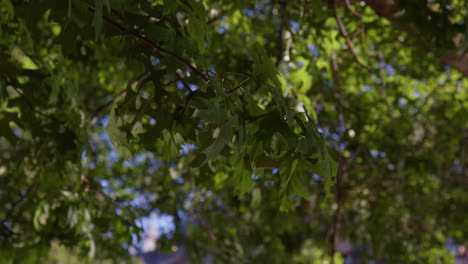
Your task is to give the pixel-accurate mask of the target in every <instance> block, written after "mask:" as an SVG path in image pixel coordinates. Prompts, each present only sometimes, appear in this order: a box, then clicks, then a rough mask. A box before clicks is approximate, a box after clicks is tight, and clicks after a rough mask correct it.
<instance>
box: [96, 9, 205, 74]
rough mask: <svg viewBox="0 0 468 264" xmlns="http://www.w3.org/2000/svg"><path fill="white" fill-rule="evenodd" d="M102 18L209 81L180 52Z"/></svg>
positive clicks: (104, 17)
mask: <svg viewBox="0 0 468 264" xmlns="http://www.w3.org/2000/svg"><path fill="white" fill-rule="evenodd" d="M88 11H89V12H91V13H93V14H94V12H95V11H94V8H92V7H88ZM102 18H103V20H104V21H105V22H106V23H108V24H109V25H111V26H113V27H114V28H116V29H117V30H119V31H120V33H122V35H124V36H131V37H134V38H136V39H138V40H140V41H142V42H143V43H144V44H145V45H146V46H147V47H148V48H149V50H150V51H151V52H152V53H154V54H155V55H157V56H158V57H160V56H161V53H164V54H167V55H169V56H171V57H173V58H175V59H176V60H178V61H180V62H181V63H183V64H185V65H186V66H187V67H188V68H189V69H191V70H192V71H193V72H194V73H195V74H196V75H198V76H199V77H200V78H201V79H203V80H204V81H208V77H206V75H205V74H203V73H202V72H201V71H200V70H198V69H197V68H196V67H195V66H194V65H192V64H191V63H190V62H189V61H188V60H186V59H184V58H182V57H181V56H179V55H178V54H176V53H174V52H172V51H170V50H167V49H165V48H162V47H160V46H158V45H156V44H155V43H154V42H153V41H151V40H150V39H148V38H146V37H144V36H142V35H140V34H139V33H137V32H134V31H131V30H128V29H126V28H125V27H124V26H122V25H121V24H119V23H117V22H115V21H114V20H112V19H110V18H108V17H107V16H102Z"/></svg>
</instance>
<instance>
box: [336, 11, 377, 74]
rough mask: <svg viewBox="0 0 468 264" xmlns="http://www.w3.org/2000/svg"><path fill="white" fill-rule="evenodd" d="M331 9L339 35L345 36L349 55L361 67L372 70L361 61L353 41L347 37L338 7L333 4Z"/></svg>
mask: <svg viewBox="0 0 468 264" xmlns="http://www.w3.org/2000/svg"><path fill="white" fill-rule="evenodd" d="M333 9H334V12H335V18H336V21H337V22H338V28H339V29H340V32H341V35H343V37H344V38H345V40H346V43H347V44H348V48H349V51H350V52H351V55H352V56H353V58H354V60H355V61H356V62H357V64H359V65H360V66H361V67H363V68H365V69H367V70H368V71H372V69H371V67H369V66H368V65H367V64H365V63H364V62H363V61H361V59H360V58H359V56H358V55H357V53H356V48H355V47H354V44H353V42H352V41H351V39H350V38H349V35H348V32H347V31H346V28H345V26H344V24H343V20H341V17H340V15H339V14H338V9H337V8H336V6H335V5H334V6H333Z"/></svg>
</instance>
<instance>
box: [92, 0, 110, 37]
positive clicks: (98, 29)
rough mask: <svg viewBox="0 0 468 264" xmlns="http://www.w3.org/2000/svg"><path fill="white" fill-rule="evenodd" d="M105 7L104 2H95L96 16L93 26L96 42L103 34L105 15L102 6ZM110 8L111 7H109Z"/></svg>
mask: <svg viewBox="0 0 468 264" xmlns="http://www.w3.org/2000/svg"><path fill="white" fill-rule="evenodd" d="M103 5H104V3H103V0H95V4H94V16H93V23H92V24H93V26H94V30H95V34H94V36H95V40H97V39H98V38H99V36H100V35H101V33H102V28H103V23H104V22H103V21H104V20H103V13H102V6H103ZM108 6H109V5H108Z"/></svg>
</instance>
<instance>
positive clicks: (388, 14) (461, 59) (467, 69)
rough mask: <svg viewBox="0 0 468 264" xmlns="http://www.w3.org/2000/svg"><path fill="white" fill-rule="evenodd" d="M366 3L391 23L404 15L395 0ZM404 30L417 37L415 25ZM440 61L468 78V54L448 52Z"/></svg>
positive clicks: (368, 1)
mask: <svg viewBox="0 0 468 264" xmlns="http://www.w3.org/2000/svg"><path fill="white" fill-rule="evenodd" d="M365 2H366V3H367V4H368V5H369V6H370V7H371V8H372V9H374V11H375V12H376V13H377V14H378V15H380V16H382V17H384V18H387V19H388V20H390V21H391V22H393V21H394V20H395V19H397V18H398V17H399V16H400V15H401V13H402V12H397V10H396V2H395V0H365ZM403 30H404V31H405V32H406V33H408V35H410V36H412V37H414V36H415V35H416V28H415V27H414V25H411V24H410V25H407V26H405V27H403ZM425 48H426V49H428V50H431V49H432V47H430V46H426V47H425ZM440 60H441V61H442V63H444V64H447V65H449V66H451V67H452V68H454V69H457V70H458V71H460V72H461V73H462V74H463V75H464V76H465V77H468V53H464V54H461V55H457V52H456V51H455V50H448V51H446V52H445V53H444V55H442V57H441V58H440Z"/></svg>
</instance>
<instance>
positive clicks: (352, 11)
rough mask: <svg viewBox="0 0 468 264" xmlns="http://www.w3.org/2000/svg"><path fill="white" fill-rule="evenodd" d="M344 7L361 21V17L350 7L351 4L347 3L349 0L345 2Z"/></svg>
mask: <svg viewBox="0 0 468 264" xmlns="http://www.w3.org/2000/svg"><path fill="white" fill-rule="evenodd" d="M345 6H346V8H347V9H348V10H349V11H350V12H351V13H352V14H353V15H355V16H357V17H359V19H362V15H361V14H359V13H358V12H357V11H356V10H355V9H354V8H353V7H352V6H351V2H349V0H345Z"/></svg>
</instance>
